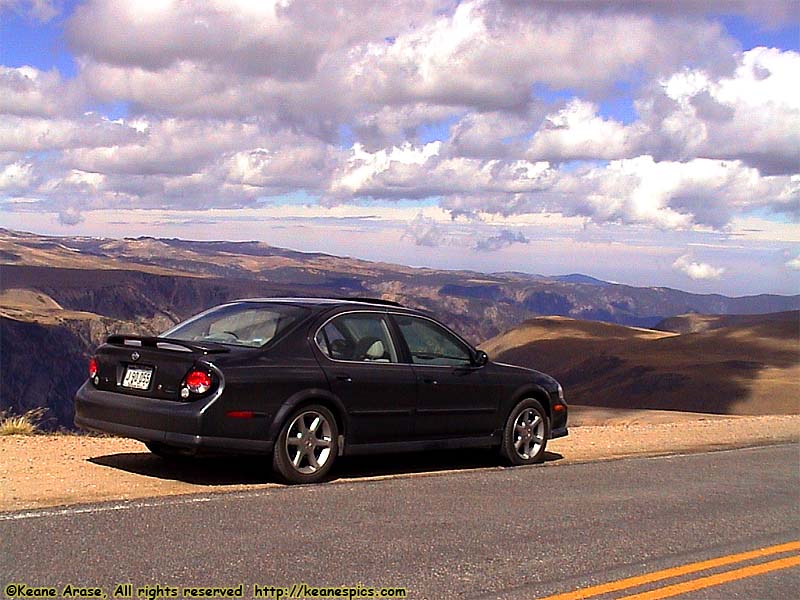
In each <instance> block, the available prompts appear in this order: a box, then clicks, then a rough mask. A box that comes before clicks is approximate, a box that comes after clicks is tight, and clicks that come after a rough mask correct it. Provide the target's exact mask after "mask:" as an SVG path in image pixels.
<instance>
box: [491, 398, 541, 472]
mask: <svg viewBox="0 0 800 600" xmlns="http://www.w3.org/2000/svg"><path fill="white" fill-rule="evenodd" d="M548 434H549V422H548V419H547V414H546V413H545V412H544V409H543V408H542V405H541V404H539V402H538V400H534V399H533V398H528V399H527V400H523V401H522V402H520V403H519V404H517V405H516V406H515V407H514V410H512V411H511V414H510V415H509V416H508V419H507V420H506V425H505V428H504V429H503V441H502V443H501V445H500V452H501V453H502V455H503V457H504V458H505V459H506V460H507V461H508V462H510V463H511V464H512V465H529V464H533V463H538V462H542V461H543V460H544V449H545V447H546V446H547V436H548Z"/></svg>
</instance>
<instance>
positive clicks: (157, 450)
mask: <svg viewBox="0 0 800 600" xmlns="http://www.w3.org/2000/svg"><path fill="white" fill-rule="evenodd" d="M144 445H145V446H147V449H148V450H150V452H152V453H153V454H155V455H156V456H158V457H159V458H163V459H164V460H186V459H188V458H191V457H192V456H193V453H192V451H191V450H184V449H182V448H176V447H175V446H169V445H167V444H162V443H161V442H145V443H144Z"/></svg>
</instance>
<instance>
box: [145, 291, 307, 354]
mask: <svg viewBox="0 0 800 600" xmlns="http://www.w3.org/2000/svg"><path fill="white" fill-rule="evenodd" d="M306 314H308V309H307V308H303V307H300V306H292V305H286V304H278V303H275V304H271V303H268V302H239V303H235V304H225V305H223V306H218V307H216V308H212V309H211V310H207V311H206V312H204V313H200V314H199V315H197V316H195V317H192V318H191V319H189V320H187V321H184V322H183V323H179V324H178V325H176V326H175V327H173V328H172V329H169V330H167V331H165V332H164V333H162V334H161V336H160V337H165V338H171V339H176V340H185V341H187V342H193V341H206V342H217V343H219V344H229V345H231V346H246V347H250V348H258V347H260V346H263V345H265V344H268V343H269V342H271V341H272V340H273V339H275V338H276V337H277V336H279V335H280V334H281V333H282V332H283V331H285V330H286V329H288V328H289V327H291V326H292V325H293V324H295V323H297V322H298V321H299V320H300V319H302V318H303V317H305V316H306Z"/></svg>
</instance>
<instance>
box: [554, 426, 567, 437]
mask: <svg viewBox="0 0 800 600" xmlns="http://www.w3.org/2000/svg"><path fill="white" fill-rule="evenodd" d="M567 435H569V431H567V426H566V425H564V426H563V427H559V428H558V429H551V430H550V439H551V440H554V439H556V438H560V437H565V436H567Z"/></svg>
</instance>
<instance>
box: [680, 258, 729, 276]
mask: <svg viewBox="0 0 800 600" xmlns="http://www.w3.org/2000/svg"><path fill="white" fill-rule="evenodd" d="M672 268H673V269H676V270H678V271H681V272H683V273H685V274H686V275H687V276H688V277H689V278H691V279H694V280H700V279H719V278H720V277H722V274H723V273H724V272H725V269H724V268H722V267H712V266H711V265H710V264H708V263H703V262H695V261H693V260H692V257H691V256H689V255H688V254H684V255H683V256H680V257H678V258H677V259H676V260H675V262H674V263H672Z"/></svg>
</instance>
